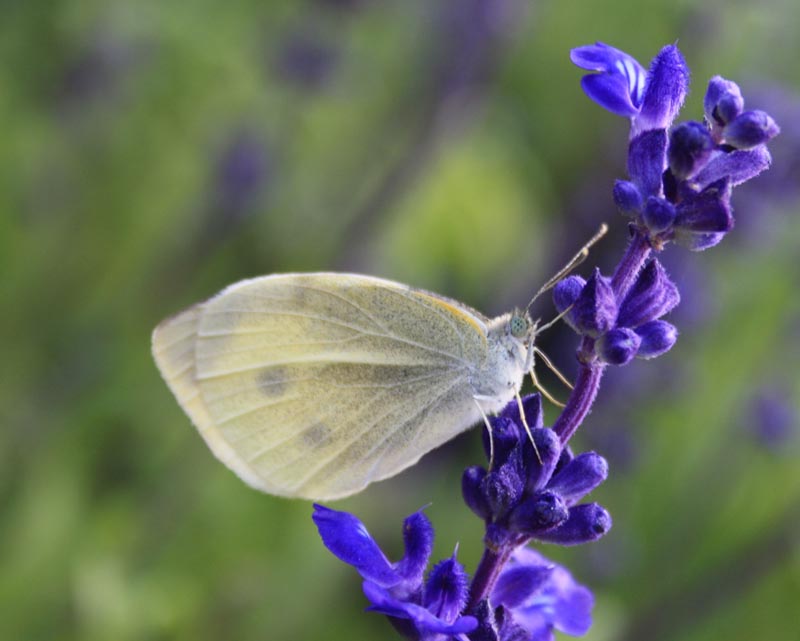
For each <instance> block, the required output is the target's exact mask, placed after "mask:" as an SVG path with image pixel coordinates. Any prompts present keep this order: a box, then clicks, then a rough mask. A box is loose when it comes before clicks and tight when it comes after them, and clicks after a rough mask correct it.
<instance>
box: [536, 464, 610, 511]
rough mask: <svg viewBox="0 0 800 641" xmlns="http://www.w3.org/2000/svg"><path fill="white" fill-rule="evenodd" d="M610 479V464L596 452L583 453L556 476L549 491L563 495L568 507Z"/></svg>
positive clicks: (549, 485)
mask: <svg viewBox="0 0 800 641" xmlns="http://www.w3.org/2000/svg"><path fill="white" fill-rule="evenodd" d="M607 477H608V462H607V461H606V460H605V459H604V458H603V457H602V456H600V455H599V454H597V453H596V452H583V453H581V454H578V456H576V457H575V458H574V459H572V460H571V461H570V462H569V463H567V464H566V465H565V466H564V468H563V469H561V470H560V471H559V473H558V474H556V475H555V476H554V477H553V479H552V480H551V481H550V483H548V484H547V489H549V490H552V491H553V492H556V493H558V494H560V495H561V498H563V499H564V500H565V501H566V502H567V504H568V505H572V504H573V503H574V502H575V501H579V500H580V499H582V498H583V497H584V496H586V495H587V494H588V493H589V492H591V491H592V490H593V489H595V488H596V487H597V486H598V485H600V484H601V483H602V482H603V481H605V480H606V478H607Z"/></svg>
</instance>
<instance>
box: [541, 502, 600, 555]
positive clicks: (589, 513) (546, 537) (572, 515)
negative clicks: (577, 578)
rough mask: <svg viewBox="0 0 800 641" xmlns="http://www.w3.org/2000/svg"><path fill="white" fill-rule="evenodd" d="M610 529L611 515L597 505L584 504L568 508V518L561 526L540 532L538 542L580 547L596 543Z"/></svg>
mask: <svg viewBox="0 0 800 641" xmlns="http://www.w3.org/2000/svg"><path fill="white" fill-rule="evenodd" d="M610 529H611V515H610V514H609V513H608V512H607V511H606V510H605V509H604V508H603V507H602V506H600V505H598V504H597V503H585V504H583V505H576V506H575V507H573V508H570V511H569V517H568V518H567V520H566V521H564V522H563V523H562V524H561V525H559V526H557V527H555V528H553V529H551V530H548V531H547V532H540V533H538V534H537V535H536V538H537V539H538V540H539V541H543V542H545V543H555V544H557V545H580V544H581V543H588V542H589V541H596V540H597V539H599V538H601V537H602V536H603V535H604V534H606V532H608V531H609V530H610Z"/></svg>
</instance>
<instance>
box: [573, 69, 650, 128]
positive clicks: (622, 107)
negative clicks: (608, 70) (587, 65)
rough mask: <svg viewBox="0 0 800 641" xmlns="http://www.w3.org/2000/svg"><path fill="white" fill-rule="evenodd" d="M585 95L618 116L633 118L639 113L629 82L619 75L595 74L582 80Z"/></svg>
mask: <svg viewBox="0 0 800 641" xmlns="http://www.w3.org/2000/svg"><path fill="white" fill-rule="evenodd" d="M581 88H582V89H583V91H584V93H585V94H586V95H587V96H589V98H591V99H592V100H594V101H595V102H596V103H597V104H598V105H600V106H601V107H603V108H604V109H606V110H608V111H610V112H611V113H612V114H616V115H617V116H623V117H627V118H631V117H633V116H635V115H636V114H637V113H639V109H638V108H637V107H636V106H635V105H634V104H633V101H632V100H631V95H630V93H629V88H628V83H627V80H626V79H625V78H623V77H621V76H618V75H613V76H612V75H607V74H604V73H594V74H589V75H587V76H583V78H581Z"/></svg>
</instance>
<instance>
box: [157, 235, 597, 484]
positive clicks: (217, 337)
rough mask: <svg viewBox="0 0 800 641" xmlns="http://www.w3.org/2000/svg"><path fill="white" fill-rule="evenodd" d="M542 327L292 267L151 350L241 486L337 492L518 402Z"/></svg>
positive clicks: (178, 328) (165, 326)
mask: <svg viewBox="0 0 800 641" xmlns="http://www.w3.org/2000/svg"><path fill="white" fill-rule="evenodd" d="M601 232H603V233H604V230H603V229H601ZM599 235H602V233H600V234H598V236H596V237H595V238H594V239H592V241H590V244H591V242H594V240H595V239H596V238H597V237H599ZM588 246H589V245H587V246H586V247H584V249H583V250H582V252H584V253H585V252H586V249H587V248H588ZM579 255H580V254H579ZM576 258H577V256H576ZM575 260H576V259H573V261H571V263H570V265H568V266H567V267H568V268H570V269H571V266H572V263H574V262H575ZM566 269H567V268H565V269H564V270H561V271H560V272H559V274H557V276H556V277H559V276H562V275H563V273H564V271H565V270H566ZM556 277H554V279H551V281H548V282H549V283H552V282H554V281H555V278H556ZM540 291H542V290H540ZM536 333H537V324H536V323H535V322H533V321H532V320H531V318H530V316H529V315H528V313H527V311H520V310H515V311H513V312H511V313H507V314H504V315H502V316H498V317H497V318H493V319H489V318H487V317H486V316H484V315H483V314H481V313H480V312H478V311H476V310H474V309H472V308H470V307H468V306H467V305H464V304H463V303H460V302H458V301H455V300H452V299H449V298H446V297H444V296H440V295H438V294H434V293H431V292H428V291H424V290H421V289H415V288H413V287H409V286H408V285H403V284H401V283H397V282H393V281H390V280H384V279H380V278H375V277H372V276H362V275H357V274H343V273H308V274H300V273H298V274H277V275H270V276H262V277H259V278H253V279H250V280H244V281H241V282H238V283H235V284H233V285H231V286H229V287H227V288H226V289H224V290H223V291H222V292H220V293H219V294H217V295H216V296H214V297H212V298H211V299H209V300H207V301H205V302H203V303H199V304H197V305H194V306H193V307H190V308H189V309H187V310H185V311H183V312H181V313H179V314H177V315H176V316H173V317H171V318H168V319H166V320H165V321H163V322H162V323H161V324H160V325H158V327H156V329H155V330H154V332H153V338H152V349H153V355H154V357H155V361H156V364H157V365H158V368H159V370H160V371H161V374H162V376H163V378H164V379H165V381H166V382H167V385H168V386H169V388H170V389H171V390H172V392H173V394H174V395H175V397H176V399H177V400H178V402H179V404H180V405H181V407H182V408H183V409H184V410H185V412H186V413H187V414H188V415H189V417H190V418H191V420H192V422H193V423H194V424H195V426H196V427H197V429H198V431H199V432H200V435H201V436H202V437H203V438H204V439H205V441H206V443H207V444H208V446H209V447H210V448H211V451H212V452H213V453H214V454H215V455H216V456H217V458H219V459H220V460H221V461H222V462H223V463H225V465H227V466H228V467H229V468H230V469H232V470H233V471H234V472H235V473H236V474H237V475H238V476H239V477H240V478H241V479H242V480H244V481H245V482H246V483H248V484H249V485H251V486H252V487H254V488H256V489H259V490H262V491H264V492H267V493H269V494H275V495H279V496H285V497H299V498H306V499H313V500H331V499H336V498H342V497H345V496H349V495H351V494H354V493H356V492H358V491H360V490H362V489H363V488H364V487H366V486H367V485H368V484H369V483H372V482H373V481H378V480H381V479H385V478H388V477H390V476H393V475H395V474H397V473H399V472H400V471H402V470H404V469H405V468H407V467H409V466H411V465H413V464H414V463H416V462H417V461H418V460H419V459H420V457H422V456H423V455H424V454H425V453H427V452H429V451H430V450H432V449H434V448H436V447H438V446H439V445H441V444H443V443H445V442H446V441H449V440H450V439H452V438H453V437H454V436H456V435H457V434H459V433H460V432H463V431H464V430H466V429H468V428H469V427H470V426H472V425H474V424H475V423H477V422H479V421H480V420H481V419H482V418H483V419H484V420H485V419H486V416H487V415H489V414H494V413H496V412H498V411H499V410H500V409H502V408H503V407H504V406H505V405H506V404H507V403H508V402H509V401H511V400H513V399H514V398H515V397H517V398H518V396H519V390H520V387H521V385H522V382H523V378H524V376H525V374H526V373H528V372H532V368H533V361H534V353H535V352H538V350H536V348H535V345H534V341H535V336H536Z"/></svg>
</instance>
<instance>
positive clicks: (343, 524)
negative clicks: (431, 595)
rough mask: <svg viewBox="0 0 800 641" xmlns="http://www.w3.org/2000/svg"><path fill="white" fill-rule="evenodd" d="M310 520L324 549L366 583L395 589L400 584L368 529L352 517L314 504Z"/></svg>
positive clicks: (399, 577)
mask: <svg viewBox="0 0 800 641" xmlns="http://www.w3.org/2000/svg"><path fill="white" fill-rule="evenodd" d="M312 518H313V519H314V523H315V524H316V526H317V529H318V530H319V535H320V536H321V537H322V542H323V543H324V544H325V547H327V548H328V549H329V550H330V551H331V552H333V554H334V555H335V556H337V557H338V558H339V559H341V560H342V561H344V562H345V563H348V564H349V565H352V566H353V567H355V569H356V570H358V572H359V574H361V576H363V577H364V578H365V579H369V580H370V581H373V582H374V583H377V584H379V585H382V586H385V587H390V586H393V585H397V584H398V583H400V582H401V581H402V580H403V577H402V576H401V575H400V573H399V572H397V570H396V569H395V568H394V566H393V565H392V564H391V563H390V562H389V560H388V559H387V558H386V556H385V555H384V553H383V552H382V551H381V549H380V547H378V544H377V543H376V542H375V539H373V538H372V536H371V535H370V533H369V532H368V531H367V528H366V527H365V526H364V524H363V523H362V522H361V521H359V520H358V519H357V518H356V517H355V516H353V515H352V514H348V513H347V512H339V511H338V510H332V509H330V508H328V507H325V506H324V505H318V504H315V505H314V515H313V517H312Z"/></svg>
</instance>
